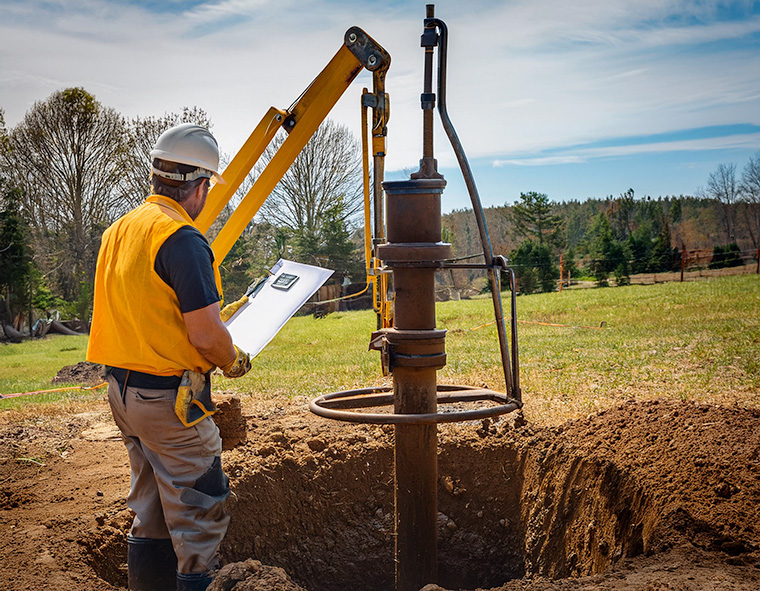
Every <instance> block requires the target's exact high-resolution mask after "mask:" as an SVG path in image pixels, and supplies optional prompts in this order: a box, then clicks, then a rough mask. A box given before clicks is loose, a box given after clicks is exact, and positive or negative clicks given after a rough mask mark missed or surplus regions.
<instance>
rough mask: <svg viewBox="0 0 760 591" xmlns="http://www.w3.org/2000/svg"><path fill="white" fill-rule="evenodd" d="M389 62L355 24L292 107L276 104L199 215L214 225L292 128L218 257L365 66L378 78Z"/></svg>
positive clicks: (234, 219) (236, 216)
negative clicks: (259, 163)
mask: <svg viewBox="0 0 760 591" xmlns="http://www.w3.org/2000/svg"><path fill="white" fill-rule="evenodd" d="M389 65H390V55H389V54H388V53H387V52H386V51H385V50H384V49H383V48H382V47H381V46H380V45H378V44H377V43H376V42H375V41H374V40H373V39H372V38H371V37H370V36H369V35H367V34H366V33H365V32H364V31H362V30H361V29H359V28H358V27H352V28H350V29H349V30H348V31H347V32H346V35H345V38H344V44H343V46H342V47H341V48H340V49H339V50H338V52H337V53H336V54H335V56H334V57H333V58H332V60H330V63H328V64H327V66H326V67H325V69H324V70H322V72H321V73H320V74H319V76H317V78H316V79H315V80H314V81H313V82H312V83H311V85H310V86H309V87H308V88H307V89H306V91H304V93H303V94H302V95H301V97H300V98H299V99H298V100H297V101H296V102H295V103H294V104H293V106H292V107H291V108H290V109H288V110H287V111H281V110H278V109H275V108H271V109H270V110H269V112H268V113H267V114H266V116H265V117H264V118H263V119H262V120H261V122H260V123H259V124H258V125H257V126H256V129H255V130H254V131H253V133H252V134H251V136H250V137H249V138H248V141H247V142H246V143H245V145H244V146H243V147H242V148H241V149H240V152H239V153H238V154H237V155H236V156H235V158H234V159H233V160H232V162H231V163H230V165H229V166H228V167H227V168H226V169H225V171H224V172H223V173H222V176H223V177H224V179H225V181H226V184H225V185H216V186H215V187H214V188H213V189H212V190H211V191H210V192H209V196H208V199H207V203H206V207H205V208H204V211H203V213H202V214H201V215H200V216H199V217H198V219H197V220H196V224H197V225H198V227H199V229H200V230H201V231H202V232H205V231H206V230H208V228H209V227H210V226H211V224H212V222H213V220H214V219H216V217H217V216H218V215H219V213H220V212H221V211H222V209H224V206H225V205H226V204H227V203H228V202H229V200H230V199H231V198H232V196H233V195H234V194H235V191H237V189H238V187H239V186H240V185H241V183H242V182H243V180H244V179H245V177H246V175H247V174H248V172H250V170H251V169H252V168H253V166H254V165H255V164H256V162H257V161H258V159H259V158H260V157H261V154H262V153H263V152H264V150H265V149H266V147H267V145H269V143H270V141H271V140H272V138H273V137H274V135H275V133H276V132H277V130H278V129H279V128H280V127H283V128H284V129H285V130H286V131H287V132H288V134H289V135H288V137H287V139H286V140H285V141H284V142H283V143H282V145H281V146H280V148H279V149H278V150H277V152H276V153H275V155H274V156H273V157H272V159H271V160H270V161H269V163H268V164H267V166H266V168H265V169H264V170H263V171H262V173H261V174H260V175H259V177H258V178H257V179H256V181H255V183H254V184H253V186H252V187H251V189H250V190H249V191H248V193H247V194H246V195H245V197H244V198H243V200H242V201H241V202H240V204H239V205H238V206H237V208H236V209H235V211H234V212H233V213H232V215H231V216H230V218H229V220H227V223H226V224H225V225H224V227H223V228H222V229H221V231H220V232H219V234H218V235H217V237H216V239H215V240H214V241H213V242H212V244H211V248H212V250H213V251H214V256H215V257H216V260H217V261H222V260H223V259H224V257H225V256H226V255H227V253H228V252H229V251H230V249H231V248H232V246H233V245H234V244H235V241H236V240H237V239H238V238H239V237H240V235H241V234H242V233H243V230H245V227H246V226H247V225H248V224H249V223H250V221H251V220H252V219H253V217H254V216H255V215H256V213H257V212H258V211H259V209H260V208H261V205H262V204H263V203H264V201H265V200H266V199H267V197H269V195H270V193H271V192H272V190H273V189H274V188H275V186H276V185H277V183H278V182H279V181H280V179H282V177H283V175H284V174H285V173H286V172H287V170H288V168H290V165H291V164H292V163H293V161H294V160H295V159H296V157H297V156H298V154H299V153H300V152H301V150H302V149H303V148H304V146H305V145H306V143H307V142H308V141H309V139H311V136H312V135H313V134H314V132H315V131H316V130H317V128H318V127H319V125H320V124H321V123H322V121H324V119H325V117H327V114H328V113H329V112H330V110H331V109H332V108H333V106H335V103H336V102H338V99H339V98H340V97H341V95H343V93H344V92H345V91H346V89H347V88H348V87H349V85H350V84H351V82H352V81H353V80H354V78H356V76H357V75H358V74H359V72H360V71H361V70H362V68H367V69H368V70H370V71H372V72H373V74H374V77H375V78H376V79H384V75H385V72H386V71H387V69H388V66H389ZM376 85H377V83H376ZM383 87H384V85H383Z"/></svg>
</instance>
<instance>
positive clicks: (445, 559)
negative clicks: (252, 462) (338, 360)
mask: <svg viewBox="0 0 760 591" xmlns="http://www.w3.org/2000/svg"><path fill="white" fill-rule="evenodd" d="M370 433H371V432H370ZM303 443H304V441H300V442H299V441H296V440H288V439H287V438H286V437H285V436H283V437H282V441H280V444H281V446H282V448H283V449H287V450H289V451H290V452H291V453H288V454H285V455H286V457H284V458H278V459H279V461H270V462H267V463H265V465H262V466H261V467H260V468H259V469H257V470H253V471H249V470H247V469H246V466H245V465H244V463H242V462H241V463H240V464H239V465H238V466H234V465H233V466H232V470H233V476H234V474H235V471H239V474H240V476H239V477H238V479H237V482H236V484H235V490H236V493H237V497H238V498H237V500H236V502H235V503H234V505H233V506H232V520H231V526H230V530H229V532H228V534H227V538H226V540H225V543H224V545H223V555H224V559H225V562H233V561H243V560H245V559H247V558H255V559H257V560H260V561H261V562H263V563H264V564H269V565H274V566H279V567H282V568H283V569H284V570H285V571H286V572H287V573H288V574H289V575H290V576H291V577H292V578H293V579H294V580H295V581H297V582H298V583H299V584H300V585H301V586H303V587H304V588H306V589H308V590H309V591H342V590H344V589H356V588H359V587H358V586H357V582H358V581H361V585H360V588H361V589H363V590H368V591H389V590H392V589H393V577H394V565H393V519H394V517H393V450H392V447H390V445H388V444H387V443H386V444H378V443H376V442H375V441H374V440H372V439H371V436H370V437H369V438H366V437H363V436H359V437H358V438H356V439H355V440H354V441H349V442H343V444H341V443H340V442H338V443H336V444H334V445H333V444H330V445H327V446H325V442H324V441H322V440H320V439H312V440H307V441H305V443H306V444H307V445H308V448H307V447H306V446H305V445H303ZM346 443H348V445H346ZM439 445H440V453H439V493H438V499H439V500H438V510H439V546H438V547H439V581H438V583H439V584H440V585H442V586H444V587H446V588H449V589H464V588H467V589H473V588H476V587H481V588H489V587H494V586H498V585H501V584H503V583H504V582H506V581H508V580H510V579H514V578H521V577H523V576H525V575H526V574H533V575H543V576H547V577H551V578H555V579H556V578H563V577H567V576H578V575H584V574H594V573H599V572H602V571H604V570H605V569H607V568H608V567H609V566H610V564H611V563H612V562H614V561H616V560H617V559H619V558H622V557H629V556H634V555H637V554H639V553H641V552H643V551H645V549H646V548H645V547H646V540H647V536H649V535H650V533H651V531H652V529H653V527H654V521H655V520H656V516H655V515H653V514H652V511H651V509H650V504H649V502H648V500H647V499H646V498H645V496H644V495H643V494H642V492H641V491H640V490H638V488H637V486H635V485H634V484H633V483H630V482H628V481H627V480H626V479H625V478H624V476H623V475H622V474H621V473H619V471H617V469H616V468H615V467H614V466H613V465H612V464H610V463H604V464H599V463H593V462H588V461H586V460H584V459H582V458H579V457H578V456H577V455H575V454H573V453H572V452H568V451H565V450H564V449H563V448H562V447H556V448H554V447H553V446H548V447H546V448H544V449H540V450H517V449H516V448H515V447H513V446H510V445H509V444H505V443H504V442H503V441H499V440H494V441H493V442H490V443H489V442H484V441H482V440H479V439H477V438H474V439H470V440H469V441H465V442H462V441H456V440H450V439H447V438H444V440H443V441H441V443H440V444H439ZM323 446H325V447H323ZM305 452H306V453H305ZM309 452H310V453H309ZM277 456H278V454H277V453H275V452H274V451H273V454H272V455H271V456H269V459H272V458H277Z"/></svg>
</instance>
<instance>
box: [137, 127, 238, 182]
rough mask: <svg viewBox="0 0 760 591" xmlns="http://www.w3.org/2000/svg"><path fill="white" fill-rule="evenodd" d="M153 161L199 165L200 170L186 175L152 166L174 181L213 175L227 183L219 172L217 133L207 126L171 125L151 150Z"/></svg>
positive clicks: (156, 171) (157, 171)
mask: <svg viewBox="0 0 760 591" xmlns="http://www.w3.org/2000/svg"><path fill="white" fill-rule="evenodd" d="M150 158H151V160H152V159H154V158H160V159H161V160H166V161H168V162H177V163H179V164H187V165H188V166H196V167H197V168H198V170H195V171H193V172H188V173H185V174H182V173H177V172H165V171H163V170H159V169H157V168H156V167H155V166H154V167H153V174H155V175H158V176H161V177H164V178H169V179H173V180H175V181H192V180H195V179H198V178H202V177H203V178H211V177H214V179H215V180H216V181H217V182H222V183H223V182H224V180H223V179H222V177H221V175H220V174H219V145H218V144H217V143H216V140H215V139H214V136H213V135H211V132H210V131H209V130H208V129H206V128H205V127H201V126H200V125H194V124H193V123H183V124H182V125H177V126H175V127H170V128H169V129H167V130H166V131H165V132H164V133H162V134H161V135H160V136H159V138H158V140H156V145H155V147H154V148H153V149H152V150H151V151H150Z"/></svg>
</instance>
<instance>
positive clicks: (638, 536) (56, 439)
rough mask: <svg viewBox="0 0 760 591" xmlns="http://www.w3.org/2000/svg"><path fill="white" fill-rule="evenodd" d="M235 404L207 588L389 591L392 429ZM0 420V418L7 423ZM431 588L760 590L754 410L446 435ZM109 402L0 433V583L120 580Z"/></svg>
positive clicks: (121, 459)
mask: <svg viewBox="0 0 760 591" xmlns="http://www.w3.org/2000/svg"><path fill="white" fill-rule="evenodd" d="M305 408H306V405H305V403H304V402H303V401H298V402H289V403H282V402H279V403H276V402H256V403H254V402H252V401H251V400H250V399H246V400H244V401H243V415H244V417H245V419H246V421H247V441H245V442H243V443H241V444H240V445H238V446H237V447H235V448H234V449H231V450H228V451H225V452H224V453H223V462H224V465H225V468H226V470H227V472H228V474H229V475H230V478H231V484H232V489H233V491H234V493H235V494H234V495H232V496H231V498H230V501H229V503H228V511H229V512H230V514H231V516H232V520H231V524H230V529H229V532H228V534H227V537H226V539H225V541H224V543H223V545H222V548H221V558H222V563H223V564H225V565H226V566H225V567H224V568H223V569H222V570H221V571H220V572H219V574H218V577H217V580H216V581H215V583H214V585H213V586H212V588H211V589H212V590H214V591H218V590H219V589H224V590H227V591H229V590H232V591H246V590H247V591H251V590H255V591H282V590H290V591H298V590H299V589H302V590H306V591H338V590H345V589H357V590H367V591H375V590H376V591H390V590H391V589H393V576H394V573H393V465H392V462H393V448H392V445H393V430H392V428H388V427H384V428H383V427H375V426H363V425H358V426H356V425H347V424H340V423H335V422H331V421H328V420H326V419H321V418H319V417H315V416H313V415H311V414H309V413H308V411H306V409H305ZM0 420H2V418H1V417H0ZM439 442H440V443H439V493H438V496H439V499H438V503H439V507H438V509H439V526H440V527H439V580H438V581H437V583H438V585H440V587H437V586H433V585H430V586H428V588H426V591H434V590H436V589H451V590H459V589H475V588H479V589H489V588H490V589H494V590H498V591H517V590H527V589H531V590H537V591H550V590H563V591H564V590H581V589H608V590H623V589H626V590H640V591H645V590H646V591H659V590H664V589H670V590H683V591H697V590H702V589H705V590H706V589H737V590H747V591H749V590H756V589H760V503H758V501H759V500H760V459H759V457H760V411H758V410H757V409H740V408H725V407H717V406H710V405H696V404H692V403H683V402H673V401H663V400H655V401H648V402H630V403H626V404H623V405H621V406H619V407H616V408H613V409H611V410H608V411H606V412H602V413H600V414H597V415H594V416H591V417H589V418H587V419H584V420H579V421H572V422H569V423H566V424H564V425H562V426H561V427H557V428H537V427H535V426H532V425H530V424H524V421H522V420H520V417H519V416H508V417H507V418H505V419H502V420H500V421H497V422H493V423H489V422H485V423H480V422H479V423H473V424H461V425H448V426H441V427H440V429H439ZM128 487H129V476H128V464H127V457H126V452H125V451H124V449H123V446H122V444H121V442H120V441H119V440H118V433H117V432H116V431H115V429H114V428H113V426H112V423H111V421H110V417H109V415H108V413H107V410H106V406H105V404H104V403H100V405H99V406H98V408H97V409H96V410H95V411H93V412H91V413H86V414H79V415H76V416H69V417H55V418H50V417H47V418H45V419H40V420H38V421H26V422H24V423H23V424H7V422H6V424H3V425H0V531H2V532H3V536H1V537H0V587H2V588H3V589H8V590H15V589H19V590H21V589H32V588H44V589H52V590H56V589H61V590H64V589H82V590H84V591H90V590H93V591H94V590H96V589H99V590H103V589H105V590H113V589H122V588H124V587H125V586H126V577H125V556H126V540H125V536H126V531H127V529H128V527H129V523H130V520H131V514H130V512H129V510H128V509H127V508H126V505H125V503H124V498H125V496H126V493H127V491H128Z"/></svg>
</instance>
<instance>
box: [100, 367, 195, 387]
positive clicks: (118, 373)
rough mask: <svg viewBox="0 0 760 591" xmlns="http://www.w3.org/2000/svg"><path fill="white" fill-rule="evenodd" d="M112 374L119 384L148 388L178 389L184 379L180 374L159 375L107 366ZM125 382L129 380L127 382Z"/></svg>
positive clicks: (121, 385)
mask: <svg viewBox="0 0 760 591" xmlns="http://www.w3.org/2000/svg"><path fill="white" fill-rule="evenodd" d="M106 369H107V370H109V371H110V373H111V375H112V376H113V377H114V378H116V381H117V382H119V386H120V387H121V388H124V386H125V385H126V386H131V387H133V388H147V389H149V390H176V389H177V388H179V383H180V381H181V380H182V378H181V377H180V376H157V375H153V374H152V373H143V372H141V371H134V370H127V369H122V368H121V367H110V366H107V367H106ZM124 382H127V383H126V384H125V383H124Z"/></svg>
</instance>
